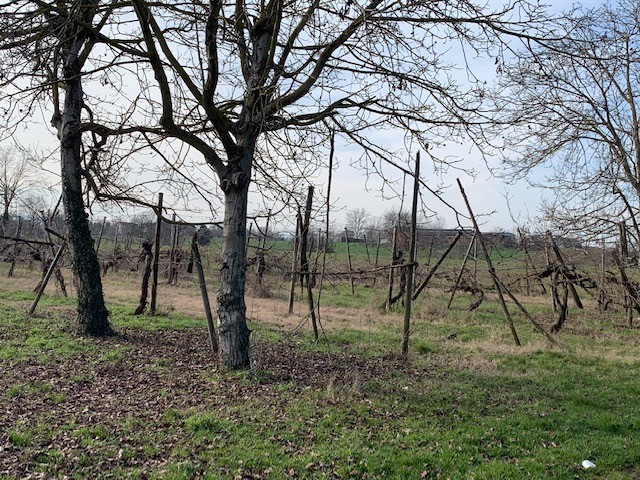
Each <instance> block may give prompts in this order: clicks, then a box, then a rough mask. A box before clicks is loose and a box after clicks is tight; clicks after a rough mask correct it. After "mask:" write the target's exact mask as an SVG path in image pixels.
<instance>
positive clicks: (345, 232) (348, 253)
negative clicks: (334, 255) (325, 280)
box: [344, 227, 356, 296]
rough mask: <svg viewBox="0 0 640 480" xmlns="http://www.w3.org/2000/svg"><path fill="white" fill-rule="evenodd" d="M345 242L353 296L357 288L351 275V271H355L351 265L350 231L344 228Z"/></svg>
mask: <svg viewBox="0 0 640 480" xmlns="http://www.w3.org/2000/svg"><path fill="white" fill-rule="evenodd" d="M344 241H345V242H346V243H347V260H348V261H349V282H350V283H351V295H352V296H353V295H355V294H356V288H355V285H354V283H353V275H352V274H351V270H352V269H353V264H352V263H351V247H350V246H349V230H348V229H347V227H344Z"/></svg>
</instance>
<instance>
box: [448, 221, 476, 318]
mask: <svg viewBox="0 0 640 480" xmlns="http://www.w3.org/2000/svg"><path fill="white" fill-rule="evenodd" d="M474 245H476V232H473V236H472V237H471V241H470V242H469V247H467V252H466V253H465V254H464V258H463V259H462V265H461V266H460V270H459V271H458V275H457V276H456V283H455V284H454V285H453V290H451V296H450V297H449V303H447V308H451V304H452V303H453V297H455V295H456V292H457V291H458V288H459V287H460V282H461V281H462V275H464V269H465V268H466V266H467V261H468V260H469V255H471V249H472V248H473V246H474Z"/></svg>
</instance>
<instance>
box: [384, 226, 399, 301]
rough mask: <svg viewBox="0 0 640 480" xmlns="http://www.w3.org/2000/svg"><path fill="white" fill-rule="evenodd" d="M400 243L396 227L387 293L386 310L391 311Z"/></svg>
mask: <svg viewBox="0 0 640 480" xmlns="http://www.w3.org/2000/svg"><path fill="white" fill-rule="evenodd" d="M397 243H398V226H397V225H395V226H394V227H393V241H392V243H391V268H389V290H388V292H387V301H386V309H387V310H389V308H391V299H392V298H393V275H394V273H395V272H394V270H395V269H394V268H393V265H394V263H395V261H396V254H397V247H398V245H397Z"/></svg>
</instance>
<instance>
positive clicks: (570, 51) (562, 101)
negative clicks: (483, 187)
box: [497, 0, 640, 238]
mask: <svg viewBox="0 0 640 480" xmlns="http://www.w3.org/2000/svg"><path fill="white" fill-rule="evenodd" d="M639 15H640V3H638V2H637V1H635V0H619V1H618V2H617V3H616V4H614V5H609V4H604V5H602V6H601V7H599V8H597V9H587V8H580V9H579V10H576V11H574V12H572V15H570V16H569V15H568V16H567V17H566V18H565V19H564V20H563V23H562V27H563V28H564V31H565V33H566V35H565V38H563V39H562V40H556V41H550V42H548V43H547V44H544V45H537V46H532V47H531V48H529V49H527V50H524V51H521V52H520V53H519V55H518V57H517V58H516V59H515V61H513V62H511V63H509V64H507V65H499V68H500V69H501V71H502V73H503V75H502V79H501V85H500V89H501V95H500V97H499V98H500V99H499V101H498V102H497V111H498V112H499V113H498V114H499V115H500V116H501V118H502V119H503V120H504V123H503V125H502V128H501V129H500V130H499V132H498V135H499V138H500V139H499V140H497V143H498V145H499V146H500V147H501V151H502V152H503V159H504V160H505V163H506V165H507V166H509V167H510V168H509V169H508V171H507V172H506V174H505V176H506V177H508V178H511V179H518V178H523V177H527V176H528V177H529V178H530V179H532V180H531V181H532V183H535V184H536V185H537V186H542V187H547V188H550V189H552V191H553V192H554V193H555V199H554V200H552V201H549V202H546V203H545V205H544V213H545V215H546V217H547V218H549V219H550V220H552V222H553V224H554V225H555V226H556V227H558V228H560V229H562V230H564V231H567V230H579V231H582V232H583V233H585V232H587V233H591V234H593V235H597V234H599V233H600V232H603V231H606V230H610V229H612V228H616V225H617V223H618V222H619V221H620V220H621V219H623V218H625V219H627V220H628V221H629V222H630V224H631V226H632V228H633V229H634V231H635V236H636V237H638V238H640V230H639V229H638V225H637V223H636V221H635V217H636V215H637V214H638V208H639V207H640V120H639V116H640V112H639V111H638V109H639V108H640V103H639V100H640V24H638V21H637V19H638V16H639ZM538 167H544V168H545V170H544V171H545V173H546V174H547V175H546V177H545V178H544V179H542V180H537V181H536V180H533V179H534V178H538V179H540V175H533V176H530V175H529V174H530V173H532V172H533V171H534V170H537V169H538ZM539 171H542V170H539Z"/></svg>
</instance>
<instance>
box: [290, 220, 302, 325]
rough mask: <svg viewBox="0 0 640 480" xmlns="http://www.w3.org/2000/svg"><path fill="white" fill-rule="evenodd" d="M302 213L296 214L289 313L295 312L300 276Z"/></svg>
mask: <svg viewBox="0 0 640 480" xmlns="http://www.w3.org/2000/svg"><path fill="white" fill-rule="evenodd" d="M301 223H302V215H301V214H300V209H298V214H297V215H296V235H295V236H294V237H293V245H292V247H293V258H292V259H291V286H290V288H289V315H291V314H292V313H293V299H294V297H295V289H296V278H298V239H299V237H300V224H301Z"/></svg>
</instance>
